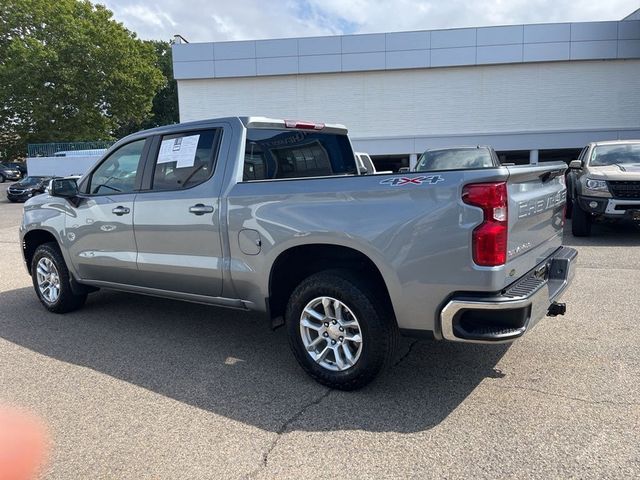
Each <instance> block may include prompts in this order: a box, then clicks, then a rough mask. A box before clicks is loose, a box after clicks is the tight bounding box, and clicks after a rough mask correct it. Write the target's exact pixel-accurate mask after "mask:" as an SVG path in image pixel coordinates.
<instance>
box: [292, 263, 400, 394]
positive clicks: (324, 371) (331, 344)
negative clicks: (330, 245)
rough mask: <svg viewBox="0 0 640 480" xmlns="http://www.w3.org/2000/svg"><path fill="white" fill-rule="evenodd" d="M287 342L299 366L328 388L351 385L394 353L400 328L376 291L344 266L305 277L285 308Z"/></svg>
mask: <svg viewBox="0 0 640 480" xmlns="http://www.w3.org/2000/svg"><path fill="white" fill-rule="evenodd" d="M285 319H286V322H287V331H288V334H289V344H290V346H291V349H292V350H293V354H294V355H295V357H296V359H297V360H298V362H299V363H300V365H301V366H302V368H303V369H304V370H305V371H306V372H307V373H308V374H309V375H310V376H311V377H313V378H314V379H315V380H316V381H318V382H319V383H322V384H323V385H326V386H328V387H331V388H337V389H340V390H355V389H357V388H361V387H363V386H365V385H366V384H368V383H369V382H370V381H371V380H373V379H374V378H375V377H376V375H378V373H379V372H380V371H381V370H382V369H383V368H384V366H385V365H387V364H388V363H389V362H390V360H391V359H392V358H393V356H394V354H395V349H396V345H397V341H398V328H397V326H396V323H395V320H394V318H393V315H392V314H391V312H390V311H389V308H387V307H386V306H385V305H384V303H383V302H381V301H380V295H376V294H375V289H374V288H372V287H371V286H370V285H368V284H367V282H366V281H365V280H364V279H362V278H360V277H358V276H357V275H354V274H353V273H351V272H350V271H346V270H327V271H324V272H319V273H316V274H314V275H311V276H310V277H308V278H306V279H305V280H304V281H303V282H302V283H301V284H300V285H298V287H297V288H296V289H295V290H294V292H293V294H292V295H291V298H290V299H289V303H288V305H287V310H286V314H285Z"/></svg>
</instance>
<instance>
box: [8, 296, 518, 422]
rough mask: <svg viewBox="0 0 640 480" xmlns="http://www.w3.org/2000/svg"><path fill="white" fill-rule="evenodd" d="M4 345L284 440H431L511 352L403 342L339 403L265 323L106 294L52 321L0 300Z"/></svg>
mask: <svg viewBox="0 0 640 480" xmlns="http://www.w3.org/2000/svg"><path fill="white" fill-rule="evenodd" d="M0 337H1V338H4V339H5V340H7V341H9V342H12V343H14V344H17V345H20V346H22V347H24V348H26V349H29V350H32V351H35V352H38V353H40V354H42V355H46V356H48V357H50V358H54V359H57V360H60V361H62V362H68V363H71V364H75V365H80V366H83V367H87V368H90V369H92V370H95V371H97V372H101V373H103V374H106V375H109V376H111V377H115V378H117V379H120V380H123V381H125V382H130V383H131V384H134V385H137V386H139V387H142V388H144V389H148V390H150V391H152V392H156V393H158V394H161V395H164V396H167V397H170V398H173V399H175V400H178V401H180V402H185V403H186V404H189V405H192V406H195V407H198V408H201V409H205V410H208V411H210V412H213V413H215V414H218V415H223V416H225V417H227V418H230V419H233V420H236V421H240V422H244V423H246V424H250V425H253V426H256V427H259V428H261V429H264V430H268V431H272V432H279V433H281V432H283V431H289V430H302V431H328V430H351V429H358V430H365V431H374V432H417V431H422V430H425V429H429V428H432V427H434V426H436V425H438V424H439V423H440V422H442V421H443V420H444V419H445V418H447V416H448V415H449V414H450V413H451V412H452V411H453V410H454V409H456V407H458V406H459V405H460V403H461V402H462V401H463V400H464V399H465V398H466V397H467V396H468V395H469V394H470V393H471V392H472V391H473V390H474V389H475V388H476V387H477V386H478V384H479V383H480V382H481V381H482V380H483V379H485V378H488V377H491V378H500V377H502V376H504V375H503V374H502V373H501V372H500V371H499V370H497V369H496V368H495V366H496V364H497V362H498V361H499V360H500V358H501V357H502V356H503V355H504V354H505V352H506V351H507V349H508V345H490V346H484V345H472V344H468V345H459V344H452V343H444V342H431V341H415V340H411V339H404V340H403V341H402V343H401V352H400V354H399V356H398V359H397V361H396V363H395V365H394V366H392V367H391V368H390V369H389V370H388V371H387V372H385V373H384V374H383V375H382V376H380V377H379V378H378V379H377V380H376V381H375V382H374V383H373V384H371V385H369V386H368V387H366V388H364V389H362V390H360V391H357V392H340V391H333V390H328V389H327V388H326V387H323V386H321V385H319V384H317V383H315V382H314V381H313V380H311V379H310V378H309V377H307V376H306V374H305V373H304V372H303V371H302V370H301V369H300V368H299V367H298V365H297V363H296V361H295V359H294V358H293V356H292V355H291V353H290V352H289V348H288V345H287V339H286V335H285V331H284V330H283V329H280V330H278V331H276V332H272V331H270V329H269V328H268V326H267V322H266V321H265V320H264V319H263V318H262V317H257V316H255V315H248V314H246V313H243V312H234V311H230V310H222V309H217V308H213V307H207V306H201V305H194V304H188V303H182V302H178V301H171V300H164V299H157V298H152V297H144V296H137V295H130V294H124V293H117V292H109V291H103V292H98V293H96V294H93V295H91V296H90V297H89V300H88V302H87V305H86V306H85V308H84V309H82V310H80V311H78V312H74V313H72V314H67V315H54V314H50V313H48V312H46V311H45V310H44V309H43V308H42V307H41V306H40V304H39V302H38V300H37V299H36V296H35V294H34V292H33V291H32V289H30V288H21V289H18V290H13V291H7V292H2V293H0ZM56 368H57V367H56ZM61 368H65V366H61ZM79 401H80V400H79Z"/></svg>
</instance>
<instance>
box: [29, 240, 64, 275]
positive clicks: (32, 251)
mask: <svg viewBox="0 0 640 480" xmlns="http://www.w3.org/2000/svg"><path fill="white" fill-rule="evenodd" d="M45 243H55V244H56V245H57V246H58V249H60V243H59V242H58V240H57V238H56V236H55V235H54V234H53V233H51V232H50V231H49V230H44V229H34V230H29V231H28V232H27V233H25V234H24V237H23V238H22V254H23V256H24V261H25V263H26V264H27V271H28V272H29V275H31V274H32V272H31V261H32V260H33V255H34V254H35V252H36V250H37V248H38V247H39V246H40V245H44V244H45Z"/></svg>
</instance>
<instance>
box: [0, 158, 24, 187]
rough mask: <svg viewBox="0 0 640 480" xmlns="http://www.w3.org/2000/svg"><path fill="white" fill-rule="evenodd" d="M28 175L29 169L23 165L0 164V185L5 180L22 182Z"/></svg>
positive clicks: (12, 163)
mask: <svg viewBox="0 0 640 480" xmlns="http://www.w3.org/2000/svg"><path fill="white" fill-rule="evenodd" d="M26 174H27V168H26V167H25V166H24V165H23V164H22V163H17V162H5V163H0V183H3V182H4V181H5V180H20V179H21V178H22V177H24V176H25V175H26Z"/></svg>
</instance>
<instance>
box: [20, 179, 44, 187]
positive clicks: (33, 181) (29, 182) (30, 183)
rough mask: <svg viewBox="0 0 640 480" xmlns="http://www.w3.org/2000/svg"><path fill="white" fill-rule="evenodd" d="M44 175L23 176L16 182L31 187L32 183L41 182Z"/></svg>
mask: <svg viewBox="0 0 640 480" xmlns="http://www.w3.org/2000/svg"><path fill="white" fill-rule="evenodd" d="M45 178H46V177H24V178H23V179H22V180H20V181H19V182H18V183H19V184H20V185H24V186H26V187H31V186H34V185H38V184H39V183H41V182H42V181H43V180H44V179H45Z"/></svg>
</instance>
